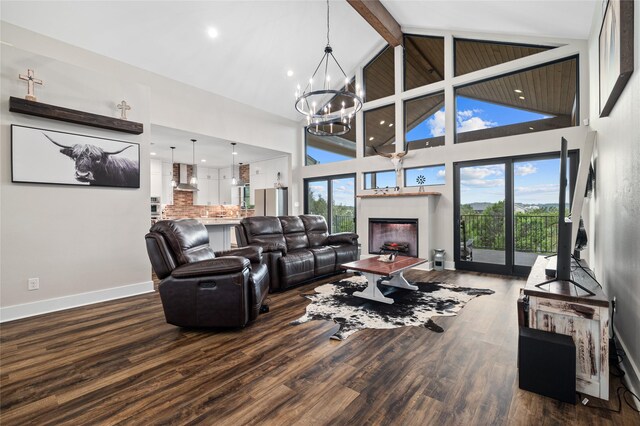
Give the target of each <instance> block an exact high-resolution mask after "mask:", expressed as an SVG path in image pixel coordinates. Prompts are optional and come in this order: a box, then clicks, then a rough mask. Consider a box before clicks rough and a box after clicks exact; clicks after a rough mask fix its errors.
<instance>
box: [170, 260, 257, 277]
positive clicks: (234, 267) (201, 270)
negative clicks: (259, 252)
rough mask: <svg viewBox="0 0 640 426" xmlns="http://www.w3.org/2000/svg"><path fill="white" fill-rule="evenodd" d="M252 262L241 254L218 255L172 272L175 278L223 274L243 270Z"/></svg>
mask: <svg viewBox="0 0 640 426" xmlns="http://www.w3.org/2000/svg"><path fill="white" fill-rule="evenodd" d="M250 264H251V263H250V262H249V259H247V258H245V257H239V256H226V257H218V258H215V259H208V260H203V261H200V262H193V263H187V264H184V265H182V266H179V267H177V268H176V269H174V270H173V271H172V272H171V276H172V277H174V278H193V277H203V276H208V275H223V274H230V273H234V272H242V271H243V270H244V269H245V268H248V267H249V265H250Z"/></svg>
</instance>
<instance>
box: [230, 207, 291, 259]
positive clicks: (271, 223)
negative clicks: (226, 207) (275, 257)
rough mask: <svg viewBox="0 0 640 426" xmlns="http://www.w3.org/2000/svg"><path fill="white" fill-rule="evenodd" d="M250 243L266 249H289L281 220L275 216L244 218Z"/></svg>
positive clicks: (243, 222) (243, 224) (284, 250)
mask: <svg viewBox="0 0 640 426" xmlns="http://www.w3.org/2000/svg"><path fill="white" fill-rule="evenodd" d="M240 223H241V225H242V226H243V227H244V230H245V236H246V237H247V242H248V243H249V245H261V246H264V247H265V251H275V250H282V251H283V252H286V251H287V244H286V242H285V239H284V235H283V233H282V225H280V220H278V218H277V217H273V216H253V217H247V218H244V219H242V222H240Z"/></svg>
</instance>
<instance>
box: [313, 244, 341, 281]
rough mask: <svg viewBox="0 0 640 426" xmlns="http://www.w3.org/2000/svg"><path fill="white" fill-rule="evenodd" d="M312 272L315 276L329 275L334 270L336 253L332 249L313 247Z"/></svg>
mask: <svg viewBox="0 0 640 426" xmlns="http://www.w3.org/2000/svg"><path fill="white" fill-rule="evenodd" d="M309 251H310V252H311V253H313V262H314V271H315V275H316V276H320V275H327V274H331V273H333V272H334V271H335V269H336V252H335V250H334V249H333V247H327V246H323V247H313V248H310V249H309Z"/></svg>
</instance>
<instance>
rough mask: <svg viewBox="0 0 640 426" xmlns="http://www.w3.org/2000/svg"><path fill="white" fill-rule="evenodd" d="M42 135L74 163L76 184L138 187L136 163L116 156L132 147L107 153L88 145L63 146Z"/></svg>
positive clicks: (138, 178)
mask: <svg viewBox="0 0 640 426" xmlns="http://www.w3.org/2000/svg"><path fill="white" fill-rule="evenodd" d="M43 135H44V136H45V137H46V138H47V139H49V140H50V141H51V142H52V143H53V144H55V145H57V146H59V147H60V148H61V149H60V152H61V153H62V154H64V155H66V156H67V157H69V158H71V159H72V160H73V161H74V162H75V179H76V180H77V181H78V182H83V183H88V184H89V185H96V186H126V187H139V185H140V172H139V168H138V162H137V161H133V160H130V159H128V158H123V157H118V156H117V155H118V154H120V153H121V152H123V151H124V150H126V149H128V148H131V147H132V146H133V145H127V146H126V147H124V148H122V149H120V150H118V151H113V152H107V151H104V150H103V149H102V148H99V147H97V146H95V145H89V144H74V145H71V146H67V145H63V144H61V143H58V142H56V141H55V140H53V139H52V138H51V137H49V136H48V135H47V134H45V133H43Z"/></svg>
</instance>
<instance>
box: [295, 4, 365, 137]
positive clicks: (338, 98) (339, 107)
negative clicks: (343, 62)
mask: <svg viewBox="0 0 640 426" xmlns="http://www.w3.org/2000/svg"><path fill="white" fill-rule="evenodd" d="M330 59H331V60H332V61H329V60H330ZM322 69H324V73H323V71H322ZM318 71H320V72H319V73H318ZM330 72H334V78H337V80H334V81H335V82H336V83H337V84H340V87H339V88H338V89H332V87H335V84H336V83H332V79H331V75H330ZM317 74H319V75H318V77H316V75H317ZM342 81H344V84H341V83H342ZM338 82H340V83H338ZM314 85H315V87H316V90H313V87H314ZM351 86H352V85H351V82H350V81H349V78H348V77H347V75H346V74H345V72H344V70H343V69H342V67H341V66H340V64H339V63H338V60H337V59H336V58H335V56H333V48H332V47H331V44H330V42H329V0H327V45H326V46H325V48H324V55H323V56H322V59H320V63H319V64H318V66H317V67H316V70H315V71H314V72H313V75H312V76H311V78H310V79H309V83H308V84H307V85H306V87H305V88H304V90H303V89H301V87H300V85H298V87H297V89H296V95H295V96H296V110H297V111H298V112H299V113H300V114H302V115H304V116H305V117H306V119H307V132H308V133H310V134H312V135H316V136H339V135H344V134H345V133H348V132H349V131H350V130H351V120H352V119H354V117H355V114H356V113H357V112H358V111H360V110H361V109H362V90H361V89H360V88H359V87H355V88H352V87H351ZM332 102H333V104H332Z"/></svg>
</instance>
